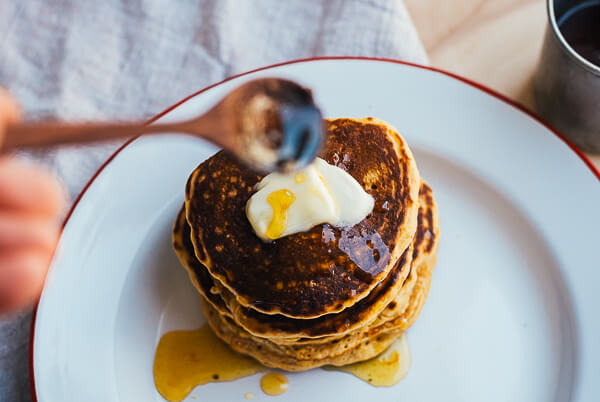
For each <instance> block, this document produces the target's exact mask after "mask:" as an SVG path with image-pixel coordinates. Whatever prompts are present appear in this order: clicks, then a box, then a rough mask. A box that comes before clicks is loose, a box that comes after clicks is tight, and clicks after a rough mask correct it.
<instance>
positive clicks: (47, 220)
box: [0, 90, 66, 313]
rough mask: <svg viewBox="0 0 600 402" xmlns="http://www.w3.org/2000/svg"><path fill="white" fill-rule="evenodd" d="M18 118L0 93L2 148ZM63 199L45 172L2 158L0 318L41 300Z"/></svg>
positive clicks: (16, 112)
mask: <svg viewBox="0 0 600 402" xmlns="http://www.w3.org/2000/svg"><path fill="white" fill-rule="evenodd" d="M19 117H20V112H19V109H18V107H17V105H16V104H15V103H14V101H13V100H12V98H11V97H10V96H9V95H8V94H7V93H6V92H4V91H1V90H0V144H1V142H2V139H3V137H4V131H5V128H6V125H8V124H11V123H16V122H17V121H18V120H19ZM0 147H1V145H0ZM64 194H65V192H64V190H63V188H62V186H61V185H60V183H59V182H58V181H57V180H56V178H55V177H54V176H52V175H51V174H50V173H49V172H47V171H46V170H44V169H42V168H41V167H39V166H36V165H33V164H31V163H26V162H23V161H19V160H18V159H16V158H14V157H10V156H0V313H6V312H13V311H17V310H20V309H22V308H24V307H26V306H27V305H29V304H31V303H32V302H34V301H35V300H36V298H37V297H38V296H39V294H40V291H41V289H42V284H43V282H44V278H45V277H46V271H47V269H48V264H49V263H50V259H51V258H52V254H53V253H54V248H55V246H56V242H57V240H58V235H59V233H60V222H59V219H60V216H61V215H62V212H63V210H64V208H65V206H66V200H65V195H64Z"/></svg>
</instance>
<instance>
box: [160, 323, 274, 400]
mask: <svg viewBox="0 0 600 402" xmlns="http://www.w3.org/2000/svg"><path fill="white" fill-rule="evenodd" d="M261 371H265V367H264V366H263V365H261V364H260V363H258V362H257V361H256V360H254V359H252V358H250V357H247V356H243V355H241V354H238V353H236V352H234V351H233V350H231V349H230V348H229V346H227V345H226V344H225V343H223V342H222V341H221V340H220V339H218V338H217V337H216V336H215V335H214V333H213V332H212V330H211V329H210V327H208V326H207V325H205V326H203V327H201V328H200V329H197V330H194V331H173V332H168V333H166V334H165V335H163V336H162V338H161V339H160V341H159V343H158V347H157V348H156V354H155V357H154V383H155V385H156V389H157V390H158V392H159V393H160V394H161V395H162V396H163V397H164V398H165V399H167V400H169V401H181V400H183V399H184V398H185V397H186V396H187V395H188V394H189V393H190V392H191V391H192V389H194V387H196V386H198V385H202V384H206V383H208V382H221V381H232V380H235V379H238V378H241V377H246V376H249V375H252V374H255V373H259V372H261Z"/></svg>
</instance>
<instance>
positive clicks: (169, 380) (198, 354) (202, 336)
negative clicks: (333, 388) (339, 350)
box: [154, 325, 410, 401]
mask: <svg viewBox="0 0 600 402" xmlns="http://www.w3.org/2000/svg"><path fill="white" fill-rule="evenodd" d="M409 366H410V353H409V350H408V342H407V341H406V336H404V335H402V336H401V337H400V338H398V339H396V340H395V341H394V343H392V345H391V346H390V347H389V348H388V349H387V350H386V351H385V352H383V353H382V354H381V355H379V356H377V357H374V358H372V359H370V360H367V361H364V362H359V363H354V364H350V365H348V366H342V367H332V366H329V367H324V368H325V369H326V370H335V371H343V372H346V373H350V374H352V375H354V376H356V377H358V378H360V379H361V380H363V381H365V382H367V383H369V384H371V385H373V386H376V387H389V386H392V385H394V384H396V383H398V381H400V380H401V379H402V378H404V376H405V375H406V373H407V372H408V368H409ZM266 370H267V368H266V367H265V366H263V365H262V364H260V363H258V362H257V361H256V360H254V359H252V358H251V357H247V356H244V355H242V354H239V353H236V352H234V351H233V350H231V349H230V348H229V346H228V345H226V344H225V343H224V342H223V341H221V340H220V339H219V338H217V337H216V335H214V333H213V331H212V330H211V328H210V327H209V326H208V325H204V326H203V327H201V328H200V329H197V330H194V331H173V332H168V333H166V334H164V335H163V336H162V338H161V339H160V342H159V343H158V346H157V348H156V354H155V357H154V383H155V385H156V389H157V390H158V392H159V393H160V394H161V395H162V396H163V397H164V398H165V399H167V400H169V401H181V400H183V399H184V398H185V397H186V396H188V395H189V393H190V392H191V391H192V390H193V389H194V388H195V387H196V386H198V385H202V384H206V383H209V382H223V381H233V380H236V379H238V378H242V377H247V376H249V375H252V374H256V373H260V372H263V371H266ZM260 386H261V389H262V390H263V392H264V393H265V394H267V395H271V396H275V395H281V394H283V393H284V392H285V391H286V390H287V389H288V387H289V382H288V380H287V377H286V376H285V375H283V374H281V373H278V372H269V373H267V374H265V375H264V376H263V377H262V378H261V380H260ZM252 397H253V395H252V393H250V392H247V393H246V394H245V398H246V399H251V398H252Z"/></svg>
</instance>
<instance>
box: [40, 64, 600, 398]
mask: <svg viewBox="0 0 600 402" xmlns="http://www.w3.org/2000/svg"><path fill="white" fill-rule="evenodd" d="M320 60H369V61H379V62H385V63H395V64H402V65H405V66H410V67H415V68H420V69H423V70H429V71H434V72H436V73H440V74H444V75H446V76H448V77H451V78H454V79H456V80H458V81H461V82H463V83H465V84H468V85H470V86H472V87H475V88H477V89H479V90H481V91H483V92H486V93H487V94H489V95H492V96H493V97H495V98H497V99H500V100H501V101H503V102H504V103H507V104H508V105H510V106H512V107H514V108H515V109H517V110H519V111H521V112H523V113H525V114H526V115H528V116H529V117H531V118H533V119H534V120H536V121H537V122H538V123H540V124H541V125H543V126H544V127H546V128H547V129H548V130H549V131H550V132H552V133H554V135H556V136H557V137H558V138H560V139H561V140H562V141H563V142H564V143H565V144H566V145H567V146H568V147H569V148H571V150H572V151H573V152H575V154H577V156H579V158H580V159H581V160H582V161H583V162H584V163H585V164H586V165H587V167H588V168H589V169H590V170H591V171H592V173H593V174H594V175H595V176H596V177H597V178H598V180H600V172H599V171H598V169H596V167H595V166H594V164H593V163H592V162H591V161H590V160H589V159H588V158H587V156H585V154H584V153H583V152H582V151H581V150H580V149H579V148H577V146H575V144H573V143H572V142H571V141H569V140H568V139H567V138H566V137H565V136H564V134H562V133H560V132H559V131H558V130H557V129H555V128H554V127H552V126H551V125H550V124H548V123H546V122H545V121H543V120H542V119H541V118H540V117H539V116H537V115H536V114H535V113H534V112H532V111H531V110H529V109H528V108H526V107H525V106H523V105H520V104H519V103H517V102H515V101H513V100H512V99H510V98H508V97H507V96H505V95H502V94H501V93H499V92H497V91H496V90H494V89H491V88H489V87H487V86H485V85H483V84H480V83H478V82H475V81H473V80H470V79H468V78H464V77H461V76H460V75H457V74H454V73H451V72H448V71H444V70H441V69H439V68H435V67H428V66H423V65H421V64H416V63H409V62H406V61H401V60H394V59H386V58H380V57H361V56H333V57H311V58H305V59H296V60H290V61H286V62H283V63H277V64H272V65H269V66H265V67H260V68H257V69H254V70H250V71H247V72H245V73H241V74H237V75H233V76H231V77H228V78H225V79H224V80H222V81H219V82H217V83H214V84H212V85H209V86H207V87H205V88H203V89H201V90H199V91H198V92H195V93H193V94H191V95H189V96H187V97H185V98H184V99H182V100H181V101H179V102H177V103H176V104H174V105H173V106H171V107H169V108H167V109H165V110H164V111H163V112H161V113H159V114H157V115H156V116H154V117H153V118H152V119H150V120H148V122H147V123H146V124H151V123H153V122H154V121H156V120H158V119H160V118H161V117H163V116H164V115H166V114H167V113H169V112H171V111H172V110H173V109H175V108H177V107H179V106H180V105H181V104H183V103H185V102H187V101H188V100H190V99H191V98H194V97H196V96H198V95H200V94H201V93H203V92H205V91H208V90H209V89H211V88H214V87H216V86H219V85H221V84H223V83H225V82H227V81H231V80H233V79H235V78H238V77H242V76H245V75H248V74H252V73H255V72H258V71H263V70H269V69H271V68H275V67H280V66H285V65H288V64H298V63H306V62H311V61H320ZM137 138H138V136H136V137H133V138H131V139H129V140H128V141H127V142H125V143H124V144H123V145H121V146H120V147H119V149H117V150H116V151H115V152H114V153H113V154H112V155H111V156H110V157H109V158H108V159H107V160H106V161H105V162H104V163H103V164H102V165H101V166H100V168H98V170H97V171H96V173H94V175H93V176H92V178H91V179H90V180H89V181H88V183H87V184H86V185H85V187H84V188H83V190H82V191H81V193H80V194H79V196H77V198H76V199H75V202H74V203H73V205H72V206H71V209H70V210H69V212H68V213H67V216H66V217H65V219H64V221H63V224H62V228H63V229H64V227H65V226H66V225H67V223H68V221H69V218H70V217H71V215H72V214H73V211H74V210H75V208H76V207H77V204H78V203H79V201H80V200H81V198H82V196H83V195H84V194H85V192H86V191H87V190H88V188H89V187H90V186H91V185H92V183H93V182H94V180H96V178H97V177H98V175H99V174H100V173H101V172H102V171H103V170H104V168H105V167H106V166H107V165H108V164H109V163H110V162H111V161H112V160H113V159H114V158H115V157H116V156H117V155H118V154H119V153H120V152H121V151H122V150H123V149H125V148H126V147H127V146H129V145H130V144H131V143H132V142H133V141H135V140H136V139H137ZM38 303H39V300H38ZM38 303H36V304H35V307H34V309H33V314H32V317H31V330H30V336H29V378H30V387H31V398H32V400H33V401H34V402H37V394H36V390H35V377H34V373H33V339H34V336H35V319H36V315H37V310H38Z"/></svg>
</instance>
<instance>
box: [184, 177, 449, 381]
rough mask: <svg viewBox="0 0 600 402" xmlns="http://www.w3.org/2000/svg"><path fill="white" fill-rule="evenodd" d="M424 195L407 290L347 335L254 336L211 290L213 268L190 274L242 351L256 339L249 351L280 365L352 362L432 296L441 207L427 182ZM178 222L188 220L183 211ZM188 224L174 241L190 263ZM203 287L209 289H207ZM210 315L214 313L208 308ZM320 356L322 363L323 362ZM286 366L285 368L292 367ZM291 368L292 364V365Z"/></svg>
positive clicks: (406, 322) (395, 331)
mask: <svg viewBox="0 0 600 402" xmlns="http://www.w3.org/2000/svg"><path fill="white" fill-rule="evenodd" d="M419 200H420V207H419V218H418V222H419V226H418V228H417V232H416V235H415V238H414V241H413V251H412V253H413V254H412V255H413V256H414V259H413V261H412V268H411V271H410V274H409V276H408V278H407V279H406V281H405V282H404V284H403V286H402V289H401V291H400V292H399V293H398V295H397V296H396V298H395V299H394V300H393V301H392V302H390V303H389V304H388V306H387V308H385V309H384V310H383V311H381V312H380V313H379V316H377V318H376V320H375V321H373V322H372V323H370V324H368V325H365V326H364V327H362V328H358V329H357V330H354V331H352V332H350V333H348V334H346V335H344V336H338V335H333V336H327V337H323V338H319V339H309V338H301V339H298V340H297V341H293V340H290V341H285V342H281V340H276V339H269V338H265V337H257V336H253V335H252V334H250V333H248V332H247V331H246V330H245V329H244V328H242V327H241V326H239V325H238V324H237V323H236V322H235V321H234V320H233V319H232V315H231V314H230V313H229V311H228V310H227V307H226V306H225V305H224V303H222V302H221V301H219V300H218V298H219V295H218V294H216V293H214V292H210V291H209V290H206V289H211V287H212V285H213V282H212V279H211V278H210V276H209V275H208V271H206V270H205V269H201V270H199V269H195V270H192V269H191V268H190V267H189V266H188V267H186V269H187V270H188V273H190V275H191V278H192V282H193V283H194V285H195V286H196V287H197V288H198V290H199V291H200V293H201V294H203V295H207V294H208V295H209V297H206V296H205V298H207V300H206V301H208V302H209V303H210V306H211V308H210V309H209V310H210V311H213V313H211V314H218V315H220V316H222V317H223V320H225V321H224V322H222V320H217V319H216V318H214V317H213V318H212V325H213V326H217V325H219V326H222V327H223V326H224V327H223V328H221V329H219V330H218V331H220V332H221V333H222V334H221V337H222V338H223V339H224V340H225V341H226V342H235V343H236V344H237V345H238V349H236V350H240V348H242V347H246V348H249V346H248V345H249V344H254V345H253V346H252V347H251V351H252V353H248V354H251V355H253V356H256V355H262V356H261V357H260V358H259V360H261V361H263V362H265V361H271V365H272V366H276V367H280V366H278V365H277V364H280V363H281V362H282V361H283V362H289V361H290V359H293V360H295V361H297V362H296V363H295V365H296V366H297V367H307V366H312V365H315V364H321V363H322V364H325V363H324V361H325V360H323V359H328V360H326V361H329V362H330V363H327V364H334V363H333V362H334V361H348V360H347V359H348V358H347V357H346V358H343V359H342V358H338V356H340V355H342V354H346V353H348V351H349V350H352V349H353V348H356V347H357V346H359V345H361V344H364V343H366V342H369V339H373V338H376V337H378V336H383V335H385V336H386V337H388V338H389V337H390V336H396V335H398V334H399V333H402V332H404V331H405V330H406V329H407V328H408V327H409V326H410V325H412V323H413V322H414V320H416V318H417V316H418V313H419V312H420V310H421V308H422V306H423V303H424V301H425V299H426V296H427V290H428V288H429V283H430V280H431V273H432V270H433V266H434V264H435V259H436V253H437V245H438V242H439V222H438V214H437V207H436V205H435V202H434V200H433V194H432V191H431V189H430V187H429V186H428V185H427V184H425V183H422V185H421V190H420V197H419ZM177 221H179V222H181V221H182V214H181V213H180V215H179V217H178V219H177ZM183 223H185V222H183ZM185 226H187V225H180V224H175V225H174V231H173V242H174V244H175V249H176V250H179V251H177V254H178V255H179V257H180V259H181V262H182V264H183V265H184V266H186V265H187V264H189V261H190V258H189V256H191V255H192V251H193V250H191V248H190V246H189V239H188V241H187V242H188V250H184V248H183V247H182V245H183V244H184V240H185V238H186V237H188V238H189V229H188V230H186V228H185ZM186 251H187V256H186ZM182 256H183V257H182ZM191 259H192V260H193V256H192V258H191ZM198 273H200V275H202V276H203V277H204V279H203V278H195V277H194V275H197V274H198ZM417 279H418V280H417ZM201 284H202V285H201ZM415 284H417V286H415ZM202 286H203V287H204V288H202ZM367 299H368V298H367ZM365 300H366V299H365ZM363 302H364V300H363V301H361V302H359V304H360V303H363ZM350 309H351V308H350ZM350 309H347V310H350ZM205 310H207V309H205ZM347 310H345V311H347ZM345 311H344V312H345ZM206 314H209V313H208V312H207V313H206ZM265 317H272V316H265ZM280 317H282V316H280ZM282 318H285V317H282ZM286 319H288V318H286ZM209 320H210V318H209ZM288 320H289V319H288ZM295 321H312V320H295ZM361 350H365V347H364V346H363V347H362V349H361ZM274 356H279V357H274ZM281 356H283V357H281ZM353 356H356V357H358V356H366V355H365V354H362V353H357V352H354V353H353ZM305 360H309V361H314V362H313V363H310V364H308V363H305V362H303V361H305ZM318 361H321V362H320V363H318ZM298 362H302V363H298ZM285 364H289V363H285ZM281 367H282V368H285V367H287V366H281ZM286 369H290V368H289V367H288V368H286Z"/></svg>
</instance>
